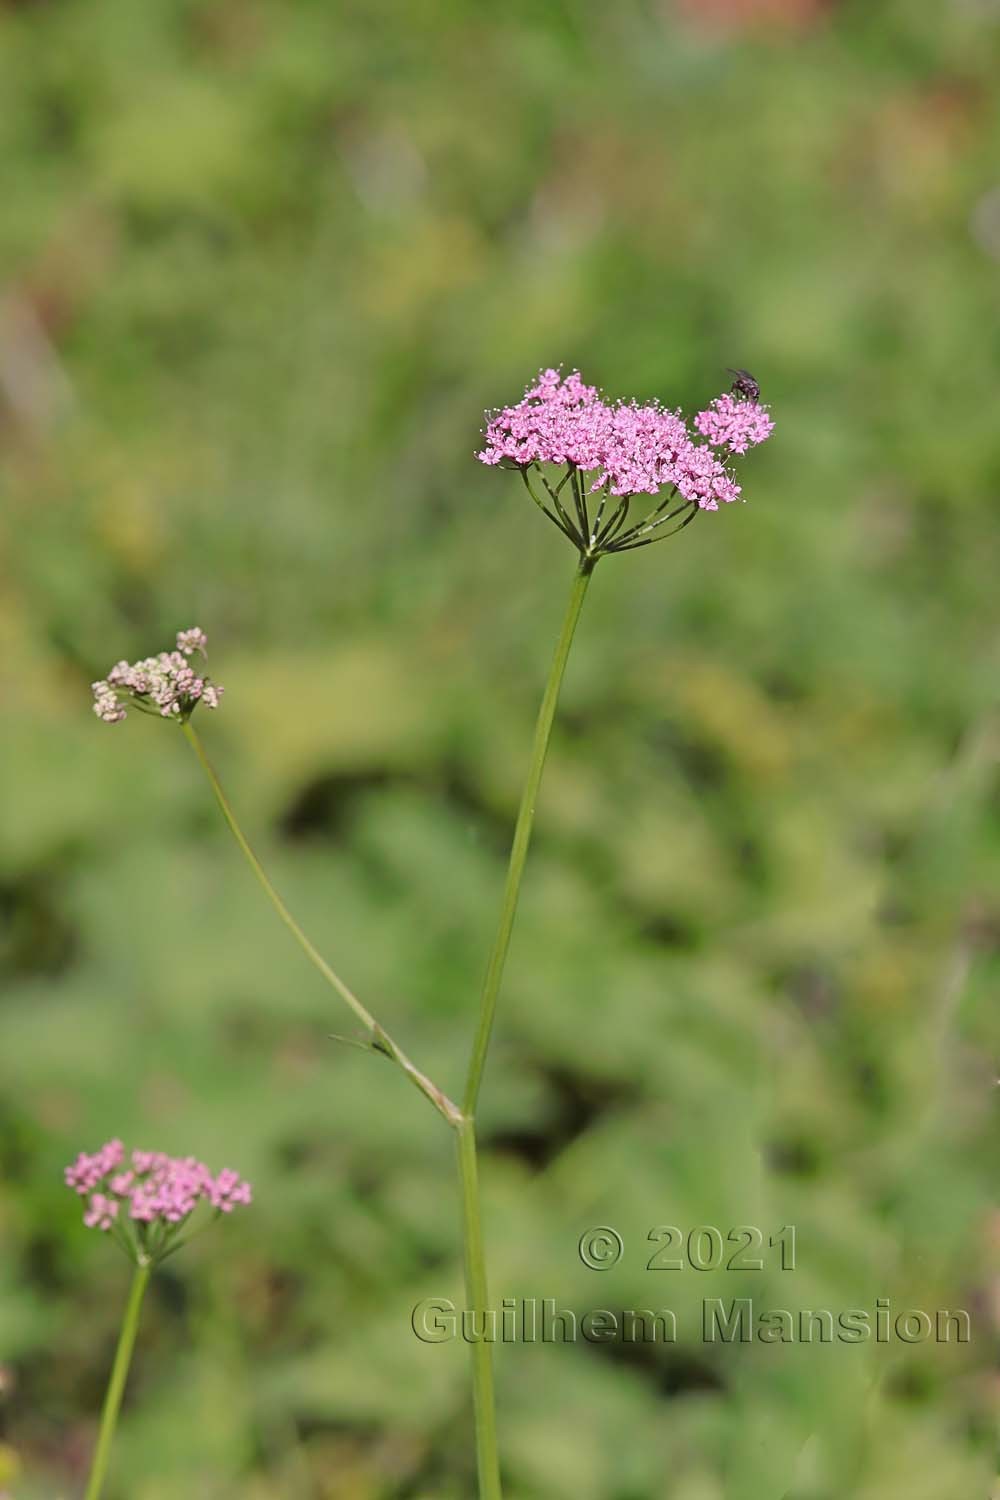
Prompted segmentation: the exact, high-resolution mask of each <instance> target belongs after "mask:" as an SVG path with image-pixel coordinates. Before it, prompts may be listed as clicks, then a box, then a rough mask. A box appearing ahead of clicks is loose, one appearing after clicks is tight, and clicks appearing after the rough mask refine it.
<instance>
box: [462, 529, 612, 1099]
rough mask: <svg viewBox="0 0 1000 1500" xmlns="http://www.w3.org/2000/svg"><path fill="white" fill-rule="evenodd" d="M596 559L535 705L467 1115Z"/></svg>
mask: <svg viewBox="0 0 1000 1500" xmlns="http://www.w3.org/2000/svg"><path fill="white" fill-rule="evenodd" d="M596 563H597V559H596V558H595V557H581V559H580V565H579V567H578V569H577V572H576V575H575V577H574V579H573V587H572V589H571V590H570V596H569V602H568V604H567V606H566V614H565V617H564V619H563V624H562V630H561V631H560V634H559V640H558V642H557V644H556V650H555V655H554V656H553V658H552V666H551V667H550V668H549V677H548V681H547V683H546V684H545V693H544V695H543V697H542V704H541V707H540V709H539V710H538V721H537V723H536V725H535V739H534V743H533V745H532V747H531V762H530V764H529V766H528V775H527V779H526V780H525V783H524V791H523V792H522V794H521V806H520V809H519V810H518V814H517V825H516V827H515V829H514V842H513V844H512V846H511V851H510V863H509V865H508V867H507V881H506V884H505V886H504V892H503V901H502V904H501V907H500V921H499V924H498V926H497V932H496V937H495V938H494V939H493V951H492V952H491V954H490V960H489V964H488V966H487V969H486V978H485V980H484V982H483V992H482V998H481V1000H480V1005H479V1024H478V1026H477V1028H476V1037H475V1041H474V1043H473V1047H472V1056H471V1058H470V1060H469V1071H468V1075H467V1077H466V1083H465V1094H464V1096H463V1099H462V1112H463V1114H465V1115H469V1116H473V1115H475V1112H476V1104H477V1102H478V1100H479V1089H480V1086H481V1084H482V1081H483V1069H484V1068H485V1066H486V1054H487V1052H488V1050H489V1045H490V1034H491V1032H492V1030H493V1016H494V1013H495V1011H496V1003H497V995H498V994H499V993H500V984H501V981H502V979H503V971H504V964H505V963H506V960H507V950H508V948H509V946H510V935H511V932H512V930H513V927H514V915H515V913H516V911H517V898H518V895H519V893H520V890H521V877H522V875H523V874H524V863H525V860H526V858H527V855H528V844H529V843H530V841H531V829H532V825H533V824H534V821H535V802H536V800H537V798H538V788H539V786H540V784H541V780H542V770H543V768H544V766H545V753H546V751H547V750H548V748H549V735H550V734H551V732H552V721H553V719H554V718H555V712H556V704H557V703H558V701H559V689H560V687H561V686H562V680H563V673H564V672H565V670H566V662H567V659H568V657H569V650H570V646H571V645H572V644H573V635H574V632H575V631H576V623H577V620H578V619H579V618H580V610H581V609H582V608H583V600H584V596H585V595H586V592H587V585H588V583H589V582H590V575H591V573H592V572H593V571H594V567H595V565H596Z"/></svg>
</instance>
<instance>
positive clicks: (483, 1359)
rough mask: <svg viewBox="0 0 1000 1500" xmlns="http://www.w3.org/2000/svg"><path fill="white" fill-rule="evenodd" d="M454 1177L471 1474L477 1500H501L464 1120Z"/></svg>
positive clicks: (474, 1180) (475, 1179) (475, 1201)
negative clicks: (467, 1333) (467, 1334)
mask: <svg viewBox="0 0 1000 1500" xmlns="http://www.w3.org/2000/svg"><path fill="white" fill-rule="evenodd" d="M458 1175H459V1182H460V1184H461V1189H462V1241H463V1248H464V1254H465V1300H466V1302H467V1304H468V1308H469V1310H470V1311H471V1313H472V1314H473V1319H474V1326H473V1328H472V1330H471V1332H472V1335H473V1337H472V1341H471V1343H470V1348H471V1350H472V1402H473V1409H474V1413H475V1423H476V1470H477V1473H478V1476H479V1500H501V1497H502V1491H501V1488H500V1457H499V1452H498V1449H497V1422H496V1400H495V1397H494V1393H493V1345H492V1343H490V1342H488V1341H487V1338H486V1333H487V1318H488V1316H489V1292H488V1289H487V1284H486V1257H485V1254H484V1251H483V1228H482V1219H481V1216H480V1210H479V1171H478V1165H477V1159H476V1127H475V1121H474V1120H472V1119H471V1118H470V1117H469V1116H466V1118H465V1119H464V1120H463V1121H462V1123H461V1125H459V1127H458Z"/></svg>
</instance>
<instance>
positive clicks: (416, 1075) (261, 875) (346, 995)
mask: <svg viewBox="0 0 1000 1500" xmlns="http://www.w3.org/2000/svg"><path fill="white" fill-rule="evenodd" d="M181 727H182V728H183V730H184V734H185V736H186V737H187V740H188V743H189V744H190V745H191V748H192V749H193V750H194V753H195V755H197V757H198V760H199V761H200V763H201V767H202V769H203V771H204V772H205V775H206V776H207V777H208V780H209V784H210V786H211V788H212V791H213V792H214V793H215V800H216V801H217V802H218V804H219V807H220V808H221V809H222V815H223V817H224V818H225V820H226V822H227V823H228V825H229V829H230V832H231V833H232V835H233V837H234V839H235V840H236V842H237V844H239V846H240V849H241V850H242V851H243V854H244V857H245V858H246V861H247V864H248V865H249V866H250V868H251V870H252V871H253V873H254V875H255V876H256V877H257V879H258V880H259V882H260V884H261V885H262V886H263V888H264V890H265V892H266V893H267V897H268V899H269V901H270V902H271V905H272V906H273V907H274V909H275V911H276V912H277V913H278V916H279V917H280V918H281V920H282V921H283V922H284V924H285V926H286V927H287V928H288V930H289V932H290V933H291V934H292V936H293V937H294V939H295V941H296V942H297V943H298V945H299V947H300V948H301V949H302V951H303V953H305V955H306V957H307V958H308V959H309V962H310V963H311V964H312V965H313V966H314V968H316V969H318V970H319V972H320V973H321V974H322V976H323V978H324V979H325V980H326V982H327V984H328V985H330V986H331V988H333V989H334V990H336V992H337V994H338V995H339V996H340V998H341V999H342V1000H343V1001H345V1002H346V1004H347V1005H349V1006H350V1008H351V1010H352V1011H353V1012H354V1014H355V1015H356V1016H357V1018H358V1020H359V1021H360V1022H361V1024H362V1025H363V1026H364V1028H365V1030H366V1031H367V1033H368V1041H369V1045H370V1046H371V1047H372V1048H373V1049H374V1050H375V1051H377V1052H382V1053H384V1054H385V1056H386V1057H390V1058H391V1059H392V1061H393V1062H394V1063H396V1064H397V1065H398V1066H399V1067H400V1068H402V1070H403V1072H404V1073H405V1074H406V1076H407V1078H409V1080H410V1082H411V1083H413V1084H414V1085H415V1086H416V1087H417V1088H418V1089H419V1090H420V1092H421V1093H422V1094H423V1095H424V1096H425V1097H426V1098H428V1099H429V1100H430V1102H431V1103H432V1104H433V1106H434V1108H435V1109H436V1110H437V1111H438V1113H439V1114H442V1115H443V1116H444V1118H445V1119H446V1120H447V1121H448V1124H449V1125H452V1126H457V1125H458V1123H459V1121H460V1120H461V1118H462V1115H461V1111H460V1110H459V1109H458V1106H457V1105H455V1104H454V1103H453V1102H452V1101H451V1100H450V1099H449V1098H448V1096H447V1094H445V1093H443V1092H442V1090H441V1089H439V1088H438V1087H437V1085H436V1084H435V1083H432V1082H431V1080H430V1079H429V1078H428V1077H427V1076H426V1074H424V1073H421V1071H420V1069H419V1068H418V1067H416V1066H415V1065H414V1064H413V1063H412V1062H411V1061H410V1059H409V1058H408V1057H407V1055H406V1053H405V1052H404V1051H403V1049H402V1048H401V1047H398V1046H397V1045H396V1043H395V1042H394V1041H393V1039H392V1037H391V1036H390V1035H389V1033H388V1032H387V1031H386V1030H385V1029H384V1027H382V1026H380V1025H379V1023H378V1022H377V1021H376V1019H375V1017H374V1016H373V1015H372V1013H371V1011H369V1009H368V1007H367V1006H365V1005H363V1004H362V1003H361V1001H360V1000H359V999H358V997H357V995H355V993H354V991H353V990H351V989H350V988H349V987H348V986H347V985H346V984H345V983H344V981H343V980H342V979H341V977H340V975H339V974H337V973H336V972H335V971H334V970H333V969H332V968H331V967H330V965H329V964H328V963H327V961H326V959H325V958H324V957H323V955H322V954H321V953H320V952H319V950H318V949H317V948H316V947H314V945H313V944H312V942H311V941H310V940H309V938H308V937H306V935H305V933H304V932H303V931H302V928H301V927H300V926H299V924H298V922H296V920H295V918H294V917H293V916H292V914H291V912H290V911H289V910H288V907H287V906H286V905H285V903H284V901H283V900H282V899H281V897H280V896H279V895H278V892H277V891H276V890H275V888H274V886H273V885H272V884H271V881H270V879H269V877H268V875H267V872H266V871H265V869H264V866H263V865H262V864H261V862H260V860H259V859H258V858H257V856H256V854H255V853H254V851H253V849H252V848H251V847H250V844H249V842H248V840H247V837H246V835H245V834H244V832H243V830H242V828H241V827H240V825H239V823H238V822H237V820H236V814H235V813H234V812H233V809H232V807H231V806H230V803H229V799H228V797H227V796H226V794H225V792H224V791H223V790H222V783H221V782H220V781H219V778H218V776H217V775H216V774H215V771H214V769H213V768H212V764H211V762H210V761H209V759H208V756H207V755H206V754H205V750H204V747H203V745H202V743H201V740H200V739H199V738H198V735H197V733H196V732H195V730H194V728H193V727H192V725H191V723H190V721H187V722H185V723H184V724H183V725H182V726H181Z"/></svg>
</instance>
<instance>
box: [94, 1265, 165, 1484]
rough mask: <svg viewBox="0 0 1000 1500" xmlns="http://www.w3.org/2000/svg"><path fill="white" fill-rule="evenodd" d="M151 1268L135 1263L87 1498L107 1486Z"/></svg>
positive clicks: (106, 1396)
mask: <svg viewBox="0 0 1000 1500" xmlns="http://www.w3.org/2000/svg"><path fill="white" fill-rule="evenodd" d="M151 1270H152V1267H151V1266H150V1265H142V1266H136V1268H135V1274H134V1276H133V1277H132V1287H131V1290H130V1291H129V1294H128V1304H127V1306H126V1308H125V1316H124V1318H123V1319H122V1330H121V1333H120V1334H119V1335H118V1348H117V1349H116V1350H115V1362H114V1364H113V1365H112V1366H111V1378H110V1380H109V1381H108V1389H107V1394H106V1395H105V1397H104V1410H103V1411H102V1412H101V1430H100V1432H99V1433H98V1436H97V1447H96V1448H95V1449H94V1461H93V1463H92V1464H91V1467H90V1479H89V1480H88V1481H87V1493H86V1495H85V1496H84V1500H99V1496H100V1493H101V1490H102V1489H103V1488H104V1480H105V1478H106V1476H107V1472H108V1464H109V1462H110V1460H111V1444H112V1443H113V1442H114V1436H115V1428H116V1426H117V1425H118V1412H119V1409H120V1407H121V1404H122V1395H123V1393H124V1390H125V1381H126V1380H127V1379H128V1367H129V1365H130V1364H131V1362H132V1350H133V1348H134V1347H135V1336H136V1332H137V1330H138V1328H139V1313H140V1311H141V1310H142V1299H143V1297H144V1296H145V1295H146V1287H147V1286H148V1285H149V1277H150V1272H151Z"/></svg>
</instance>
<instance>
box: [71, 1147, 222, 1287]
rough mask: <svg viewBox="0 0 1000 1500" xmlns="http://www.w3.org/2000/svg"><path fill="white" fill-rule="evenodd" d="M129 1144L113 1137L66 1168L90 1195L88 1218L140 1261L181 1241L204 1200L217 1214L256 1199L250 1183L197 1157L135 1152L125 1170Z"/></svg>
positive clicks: (87, 1196) (153, 1257)
mask: <svg viewBox="0 0 1000 1500" xmlns="http://www.w3.org/2000/svg"><path fill="white" fill-rule="evenodd" d="M124 1162H125V1148H124V1147H123V1145H122V1143H121V1141H118V1140H114V1141H109V1142H108V1143H107V1145H105V1146H102V1147H101V1148H100V1150H99V1151H96V1152H94V1153H93V1155H87V1153H86V1152H81V1153H80V1155H79V1156H78V1157H77V1159H76V1161H75V1162H74V1163H73V1164H72V1166H69V1167H67V1168H66V1172H65V1179H66V1183H67V1186H69V1187H71V1188H73V1189H74V1191H75V1192H77V1193H79V1194H80V1196H81V1197H83V1198H85V1199H86V1200H87V1204H86V1209H85V1212H84V1216H83V1222H84V1224H86V1226H87V1228H88V1229H100V1230H103V1231H108V1230H111V1229H114V1231H115V1237H116V1239H118V1240H119V1242H120V1243H121V1244H122V1245H123V1248H125V1249H126V1250H127V1251H128V1253H129V1254H130V1255H131V1256H132V1258H133V1259H134V1260H135V1261H136V1262H137V1263H138V1264H151V1263H152V1264H155V1263H156V1262H157V1261H158V1260H160V1259H162V1258H163V1256H164V1255H165V1254H167V1252H168V1251H171V1250H173V1249H176V1248H177V1246H178V1243H179V1241H178V1239H177V1236H178V1234H179V1233H180V1231H181V1230H182V1229H183V1227H184V1225H185V1224H187V1223H188V1221H189V1220H190V1218H191V1215H192V1214H193V1213H194V1212H195V1210H196V1209H197V1208H198V1205H199V1204H200V1203H205V1204H206V1205H207V1206H208V1208H209V1209H211V1210H212V1211H213V1213H214V1214H216V1215H219V1214H229V1213H231V1212H232V1211H233V1209H234V1208H236V1207H238V1206H241V1205H245V1204H248V1203H250V1201H251V1197H252V1194H251V1191H250V1184H249V1183H247V1182H244V1181H243V1179H242V1178H241V1177H240V1175H239V1173H237V1172H234V1171H232V1170H231V1169H230V1168H225V1169H224V1170H223V1171H221V1172H220V1173H219V1174H218V1176H213V1174H212V1173H211V1172H210V1170H209V1169H208V1167H206V1166H205V1164H204V1162H200V1161H198V1160H197V1159H196V1158H195V1157H193V1156H183V1157H174V1156H167V1155H166V1154H165V1153H164V1152H162V1151H133V1152H132V1154H131V1166H130V1167H127V1168H124V1170H122V1168H123V1165H124Z"/></svg>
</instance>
